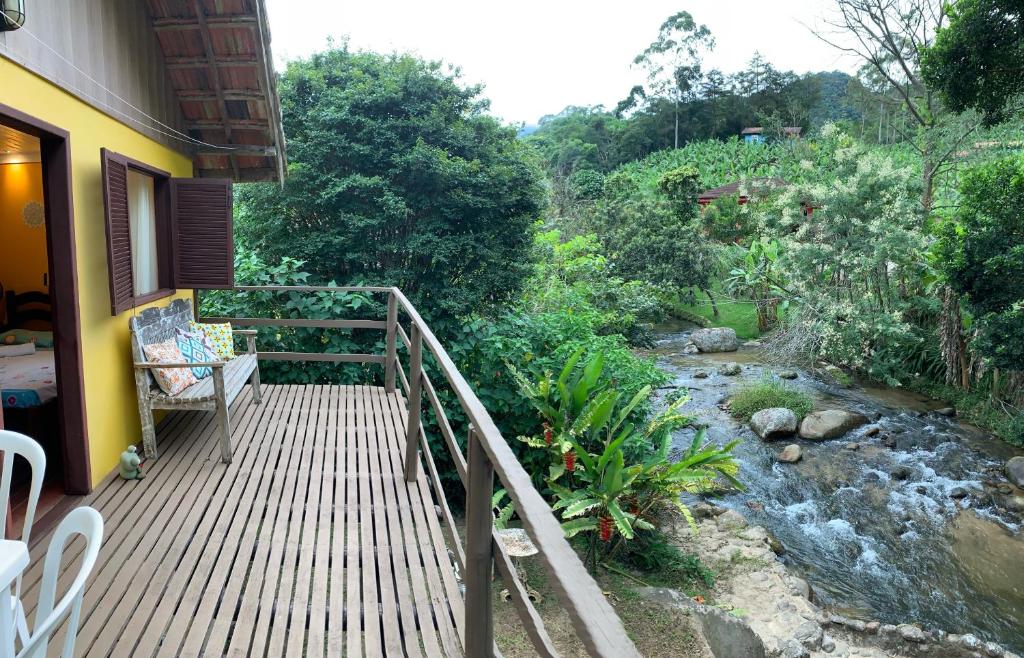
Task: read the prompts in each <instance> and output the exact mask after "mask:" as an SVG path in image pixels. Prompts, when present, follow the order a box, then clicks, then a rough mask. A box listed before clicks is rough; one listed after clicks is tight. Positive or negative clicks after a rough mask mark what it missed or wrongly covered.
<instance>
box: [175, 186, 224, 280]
mask: <svg viewBox="0 0 1024 658" xmlns="http://www.w3.org/2000/svg"><path fill="white" fill-rule="evenodd" d="M231 210H232V199H231V181H230V180H224V179H219V178H172V179H171V232H172V236H173V239H172V246H173V253H174V287H175V288H231V287H233V286H234V285H235V248H234V236H233V232H232V231H233V222H232V216H231Z"/></svg>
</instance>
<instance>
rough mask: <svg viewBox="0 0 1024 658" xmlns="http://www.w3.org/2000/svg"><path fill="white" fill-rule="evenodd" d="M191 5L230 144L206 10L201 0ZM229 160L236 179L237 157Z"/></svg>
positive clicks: (229, 129) (228, 128) (228, 126)
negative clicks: (208, 62)
mask: <svg viewBox="0 0 1024 658" xmlns="http://www.w3.org/2000/svg"><path fill="white" fill-rule="evenodd" d="M192 7H193V9H194V10H195V13H196V22H197V23H198V24H199V34H200V35H201V36H202V38H203V49H204V50H205V51H206V59H208V60H209V61H210V68H211V74H210V75H209V76H208V77H209V78H210V82H211V83H212V84H213V91H214V94H215V95H216V97H217V106H218V107H219V108H220V116H221V118H223V119H224V123H223V124H222V125H223V126H224V136H225V137H226V139H227V143H228V144H230V143H231V142H232V141H234V140H233V139H232V137H231V125H230V124H229V123H227V120H228V117H229V116H230V114H228V104H227V101H226V100H225V98H224V90H223V89H222V88H221V84H220V69H219V63H218V62H217V53H216V51H215V50H214V49H213V38H212V37H211V36H210V25H209V21H208V20H207V18H206V12H205V10H204V9H203V3H202V0H192ZM229 158H230V161H231V170H232V171H233V172H235V175H234V180H238V159H237V158H235V157H234V156H233V155H230V156H229Z"/></svg>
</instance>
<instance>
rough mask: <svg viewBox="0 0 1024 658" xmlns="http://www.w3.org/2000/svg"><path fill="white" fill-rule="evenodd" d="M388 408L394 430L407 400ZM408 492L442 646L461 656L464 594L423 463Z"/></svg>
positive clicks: (400, 441)
mask: <svg viewBox="0 0 1024 658" xmlns="http://www.w3.org/2000/svg"><path fill="white" fill-rule="evenodd" d="M389 406H390V407H391V416H392V422H393V423H394V425H395V427H396V428H398V427H402V426H403V425H404V420H403V419H404V417H405V410H406V407H405V404H404V401H402V400H401V398H400V397H399V396H398V395H397V394H396V395H395V396H394V397H393V398H391V399H390V400H389ZM395 434H396V437H395V441H396V445H397V446H398V451H399V453H401V454H404V451H405V434H404V433H402V432H400V431H396V432H395ZM407 492H408V495H409V509H410V511H411V515H412V517H413V519H414V520H415V524H416V532H417V540H416V541H417V546H418V547H419V550H420V554H421V556H422V558H423V569H424V572H425V574H426V577H427V584H428V586H429V588H430V601H431V609H432V611H433V613H434V622H435V623H436V624H437V628H438V633H439V635H440V638H441V646H442V647H443V650H444V655H447V656H453V655H461V644H462V640H461V638H462V637H463V636H462V628H461V626H462V622H463V618H464V613H463V608H462V605H461V604H462V595H461V592H460V590H459V588H458V584H457V583H456V582H455V573H454V569H453V568H452V564H451V560H450V559H449V557H448V551H447V548H446V546H445V544H444V538H443V536H442V535H441V532H440V526H439V525H438V521H437V514H436V513H435V511H434V501H433V499H432V498H431V496H430V492H429V490H428V485H427V481H426V476H425V475H424V469H423V466H422V464H421V465H420V466H419V469H418V476H417V478H416V482H414V483H408V484H407ZM435 529H436V531H435ZM438 553H440V554H438ZM453 618H454V622H455V624H454V625H453Z"/></svg>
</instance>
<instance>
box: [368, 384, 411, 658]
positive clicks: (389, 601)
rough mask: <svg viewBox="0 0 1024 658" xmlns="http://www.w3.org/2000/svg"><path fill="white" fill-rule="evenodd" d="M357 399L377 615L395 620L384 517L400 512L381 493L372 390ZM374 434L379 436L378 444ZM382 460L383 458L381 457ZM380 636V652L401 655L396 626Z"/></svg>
mask: <svg viewBox="0 0 1024 658" xmlns="http://www.w3.org/2000/svg"><path fill="white" fill-rule="evenodd" d="M359 393H360V399H361V400H362V401H363V418H364V421H365V422H364V423H363V426H364V427H365V428H366V455H367V460H368V464H367V471H366V472H367V473H369V474H370V475H371V476H372V477H370V478H369V480H370V490H371V492H372V493H371V500H372V501H373V536H374V545H375V548H376V552H377V559H376V563H377V573H378V576H377V578H378V585H379V590H378V591H379V592H380V596H379V598H380V614H381V618H382V619H384V620H391V619H394V620H399V619H401V617H400V616H399V614H398V594H397V583H396V581H395V579H396V577H402V574H401V573H400V572H399V573H396V571H395V565H394V564H392V558H393V553H394V552H395V551H396V550H398V547H397V546H396V545H394V544H392V542H391V535H390V534H389V532H388V521H387V517H388V515H389V514H393V515H396V516H397V515H400V514H401V513H402V512H401V510H397V509H393V508H389V507H388V506H387V494H386V492H385V489H386V488H387V486H386V485H387V483H386V482H385V480H386V478H387V477H388V476H387V474H385V473H384V471H383V469H382V466H381V457H382V453H386V451H387V439H386V437H385V436H383V435H384V434H385V433H386V428H385V427H383V426H381V425H379V424H378V422H377V419H376V418H375V414H374V404H373V398H374V397H376V396H375V395H374V394H373V391H372V389H370V388H369V387H367V386H360V387H359ZM378 433H380V434H381V436H380V440H379V441H378ZM384 456H385V458H386V454H385V455H384ZM381 630H382V631H383V635H384V650H385V652H386V654H387V655H389V656H397V655H402V651H403V650H402V634H401V626H400V624H390V623H386V622H385V623H383V624H381Z"/></svg>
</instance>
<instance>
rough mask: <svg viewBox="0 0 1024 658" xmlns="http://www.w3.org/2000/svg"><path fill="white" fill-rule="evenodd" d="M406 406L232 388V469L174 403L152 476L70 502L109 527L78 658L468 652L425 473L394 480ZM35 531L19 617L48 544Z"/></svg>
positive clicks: (367, 394) (359, 396)
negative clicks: (254, 396)
mask: <svg viewBox="0 0 1024 658" xmlns="http://www.w3.org/2000/svg"><path fill="white" fill-rule="evenodd" d="M405 415H406V411H405V402H404V399H403V398H402V397H401V396H400V394H398V393H394V394H391V395H388V394H386V393H385V392H384V389H381V388H375V387H365V386H364V387H358V386H357V387H353V386H266V387H264V402H263V404H262V405H259V406H257V405H254V404H252V403H251V402H250V397H249V395H248V394H247V392H243V393H242V394H241V395H239V396H238V400H237V401H236V403H235V405H234V406H233V409H232V420H233V423H234V427H233V431H232V434H233V440H234V445H235V452H234V461H233V463H231V464H228V465H225V464H223V463H221V462H220V452H219V449H218V446H217V439H216V425H215V421H214V414H212V413H203V412H175V413H173V414H171V415H169V416H168V417H167V418H165V419H164V421H163V422H162V423H161V425H160V428H159V430H158V432H159V445H160V458H159V459H158V460H157V461H155V462H153V463H151V464H147V468H146V472H147V477H146V479H145V480H143V481H141V482H124V481H122V480H120V478H117V477H110V478H107V479H106V480H105V481H104V482H103V483H102V484H101V485H100V486H99V487H97V489H96V490H95V491H94V492H93V493H92V494H91V495H89V496H87V497H84V498H83V499H82V500H81V503H82V504H87V505H92V506H93V507H95V508H96V509H98V510H99V511H100V513H101V514H102V515H103V519H104V522H105V523H106V530H105V537H104V543H103V548H102V550H101V552H100V559H99V563H98V565H97V569H96V571H95V572H94V573H93V575H92V577H91V579H90V581H89V586H88V589H87V591H86V594H85V604H84V608H83V613H82V622H81V628H80V631H79V634H78V641H77V645H76V655H80V656H134V657H139V658H141V657H144V656H188V657H192V656H218V657H219V656H225V655H226V656H267V657H271V658H277V657H280V656H289V657H291V656H295V657H310V658H312V657H316V656H329V657H331V658H334V657H336V656H343V655H344V656H353V657H354V656H374V657H376V656H385V655H386V656H406V655H408V656H428V657H432V656H455V655H462V650H461V641H460V637H462V635H461V631H462V629H461V626H462V624H463V603H462V601H463V600H462V595H461V593H460V589H459V583H458V582H457V580H456V573H455V569H454V567H453V566H452V560H451V559H450V556H449V552H448V549H447V547H446V545H445V542H444V539H443V538H442V529H441V526H440V523H439V521H438V517H437V514H436V513H435V508H434V500H433V498H432V496H431V492H430V490H429V487H428V484H427V480H426V477H425V476H424V471H425V469H423V468H420V469H419V473H420V475H419V477H418V478H417V480H416V481H415V482H414V483H406V482H405V480H404V478H403V477H402V457H403V449H404V444H405V434H404V426H405ZM33 539H34V540H36V541H34V545H33V548H32V560H33V561H32V566H31V567H30V569H29V571H28V572H27V574H26V576H25V579H24V585H23V591H24V598H25V600H26V604H27V608H28V610H29V613H30V615H31V614H33V610H34V607H35V604H34V602H35V598H36V589H37V587H38V584H39V578H40V573H41V570H42V556H43V554H44V552H45V548H46V545H47V543H48V537H47V536H45V535H43V536H41V537H39V538H35V537H34V538H33ZM78 548H79V547H78V546H72V548H69V549H68V551H67V553H66V554H67V556H68V557H69V558H71V557H73V556H74V555H76V554H77V553H78ZM62 640H63V630H61V631H60V632H59V633H58V634H57V635H56V636H55V638H54V641H53V642H51V644H50V655H57V651H58V648H59V647H60V646H61V644H62Z"/></svg>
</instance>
